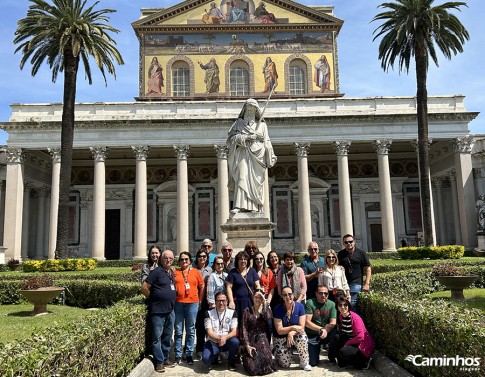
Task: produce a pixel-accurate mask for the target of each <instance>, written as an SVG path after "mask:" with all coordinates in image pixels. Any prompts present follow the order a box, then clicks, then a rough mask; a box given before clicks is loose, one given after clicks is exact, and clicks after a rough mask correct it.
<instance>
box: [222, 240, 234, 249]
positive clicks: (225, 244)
mask: <svg viewBox="0 0 485 377" xmlns="http://www.w3.org/2000/svg"><path fill="white" fill-rule="evenodd" d="M227 246H230V247H231V249H232V244H231V243H230V242H227V241H225V242H223V243H222V245H221V249H223V248H227Z"/></svg>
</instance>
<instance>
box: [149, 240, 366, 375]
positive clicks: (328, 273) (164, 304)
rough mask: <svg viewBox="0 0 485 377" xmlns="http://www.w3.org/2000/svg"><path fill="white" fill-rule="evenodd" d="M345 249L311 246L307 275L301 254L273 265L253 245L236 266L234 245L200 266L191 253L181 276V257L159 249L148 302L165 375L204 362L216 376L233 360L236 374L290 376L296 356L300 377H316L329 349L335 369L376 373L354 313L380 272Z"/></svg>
mask: <svg viewBox="0 0 485 377" xmlns="http://www.w3.org/2000/svg"><path fill="white" fill-rule="evenodd" d="M343 243H344V246H345V247H344V249H342V250H341V251H340V252H338V253H337V252H336V251H335V250H332V249H330V250H327V251H326V252H325V253H324V255H323V256H321V255H320V253H319V246H318V244H317V243H316V242H310V243H309V245H308V249H307V251H308V254H307V255H305V257H304V259H303V261H302V263H301V265H300V266H297V265H296V264H295V254H294V253H293V252H292V251H288V252H286V253H284V254H283V256H282V258H280V255H279V254H278V253H277V252H276V251H271V252H269V253H268V255H267V256H266V257H265V255H264V254H263V253H262V252H261V251H259V249H258V246H257V244H256V242H254V241H250V242H248V243H247V244H246V245H245V248H244V250H242V251H240V252H238V253H237V255H236V256H235V257H233V256H232V252H233V248H232V245H231V244H230V243H229V242H224V243H223V244H222V245H221V253H220V254H219V255H215V254H213V253H212V249H213V245H212V241H211V240H209V239H206V240H204V241H203V243H202V245H201V247H200V249H199V250H198V251H197V253H196V255H195V257H194V258H192V255H191V254H190V253H189V252H186V251H183V252H181V253H180V254H179V255H178V267H177V268H173V267H172V264H173V262H174V258H175V257H174V253H173V251H171V250H164V251H163V252H162V251H161V249H160V247H158V246H156V245H155V246H152V247H151V248H150V251H149V254H148V261H147V263H146V264H145V265H144V266H143V269H142V293H143V295H144V296H145V297H146V298H147V300H146V302H147V305H148V316H147V328H148V330H149V331H148V333H149V336H150V343H149V346H150V348H151V354H152V355H153V361H154V364H155V370H156V371H157V372H163V371H164V370H165V369H166V368H170V367H173V366H175V365H176V364H180V363H181V362H182V357H183V356H185V362H186V363H187V364H188V365H192V364H193V363H194V356H197V357H199V358H200V359H201V360H202V362H203V363H204V364H205V365H206V366H207V367H208V368H211V366H212V365H214V364H218V363H219V359H220V354H221V353H225V354H227V357H226V358H227V365H228V369H229V370H237V367H236V364H237V363H238V362H240V361H241V360H242V364H243V366H244V368H245V369H246V371H247V372H248V373H249V374H250V375H266V374H270V373H272V372H274V371H275V370H276V367H277V366H279V367H282V368H288V367H290V365H291V363H292V360H293V357H294V355H293V349H296V350H297V353H298V357H299V366H300V368H301V369H303V370H305V371H309V370H311V369H312V367H314V366H316V365H318V363H319V361H320V349H321V347H325V348H327V349H328V361H329V362H330V363H338V365H339V366H340V367H345V366H347V365H350V366H353V367H356V368H365V367H366V366H368V364H369V362H370V357H371V355H372V352H373V350H374V346H375V345H374V341H373V340H372V337H371V336H370V334H369V332H368V331H367V330H366V328H365V325H364V323H363V320H362V318H361V317H360V316H359V315H358V314H357V313H356V311H355V310H353V308H356V304H357V299H358V293H359V292H361V291H368V290H369V284H370V278H371V266H370V262H369V259H368V257H367V254H366V252H365V251H363V250H360V249H358V248H356V247H355V239H354V237H353V236H352V235H349V234H348V235H345V236H344V237H343ZM338 313H339V314H338ZM196 323H197V326H196ZM202 324H203V326H202ZM184 330H185V339H183V334H184ZM172 338H173V344H174V355H175V358H174V359H173V360H170V358H169V352H170V349H171V341H172ZM183 340H184V341H183ZM195 344H196V345H195ZM194 346H195V347H194Z"/></svg>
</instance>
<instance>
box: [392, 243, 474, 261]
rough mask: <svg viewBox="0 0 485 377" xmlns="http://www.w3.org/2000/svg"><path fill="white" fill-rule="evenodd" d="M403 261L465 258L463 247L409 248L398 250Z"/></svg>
mask: <svg viewBox="0 0 485 377" xmlns="http://www.w3.org/2000/svg"><path fill="white" fill-rule="evenodd" d="M397 253H398V254H399V257H400V258H401V259H458V258H461V257H463V254H464V253H465V247H464V246H462V245H445V246H407V247H400V248H399V249H397Z"/></svg>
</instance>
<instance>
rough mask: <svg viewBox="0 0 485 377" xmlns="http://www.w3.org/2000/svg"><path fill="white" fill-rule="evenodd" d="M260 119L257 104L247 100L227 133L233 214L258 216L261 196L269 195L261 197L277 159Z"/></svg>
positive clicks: (262, 199) (261, 203) (261, 202)
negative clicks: (232, 187) (270, 169)
mask: <svg viewBox="0 0 485 377" xmlns="http://www.w3.org/2000/svg"><path fill="white" fill-rule="evenodd" d="M261 115H262V114H261V109H260V108H259V104H258V101H256V100H255V99H252V98H250V99H248V100H247V101H246V103H245V104H244V106H243V108H242V110H241V113H240V114H239V117H238V119H237V120H236V121H235V122H234V124H233V125H232V127H231V129H230V130H229V134H228V138H227V141H226V144H227V147H228V148H229V153H228V158H227V163H228V167H229V175H230V176H231V178H232V180H233V181H234V209H233V211H232V212H233V213H235V212H238V211H256V212H261V211H262V210H263V202H264V195H268V193H264V180H265V173H266V169H267V168H271V167H273V166H274V164H275V163H276V155H275V154H274V152H273V146H272V145H271V141H270V139H269V134H268V127H267V125H266V122H265V121H264V120H263V119H262V117H261Z"/></svg>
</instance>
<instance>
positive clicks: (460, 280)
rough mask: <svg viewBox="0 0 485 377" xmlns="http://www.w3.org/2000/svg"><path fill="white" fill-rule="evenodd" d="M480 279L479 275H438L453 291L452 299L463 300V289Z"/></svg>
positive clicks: (437, 278)
mask: <svg viewBox="0 0 485 377" xmlns="http://www.w3.org/2000/svg"><path fill="white" fill-rule="evenodd" d="M477 279H478V276H477V275H469V276H436V280H438V281H439V282H440V283H441V284H443V285H444V286H445V287H446V288H448V289H449V290H450V291H451V300H452V301H463V300H465V296H464V295H463V290H464V289H465V288H467V287H468V286H469V285H470V284H472V283H473V282H474V281H475V280H477Z"/></svg>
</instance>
